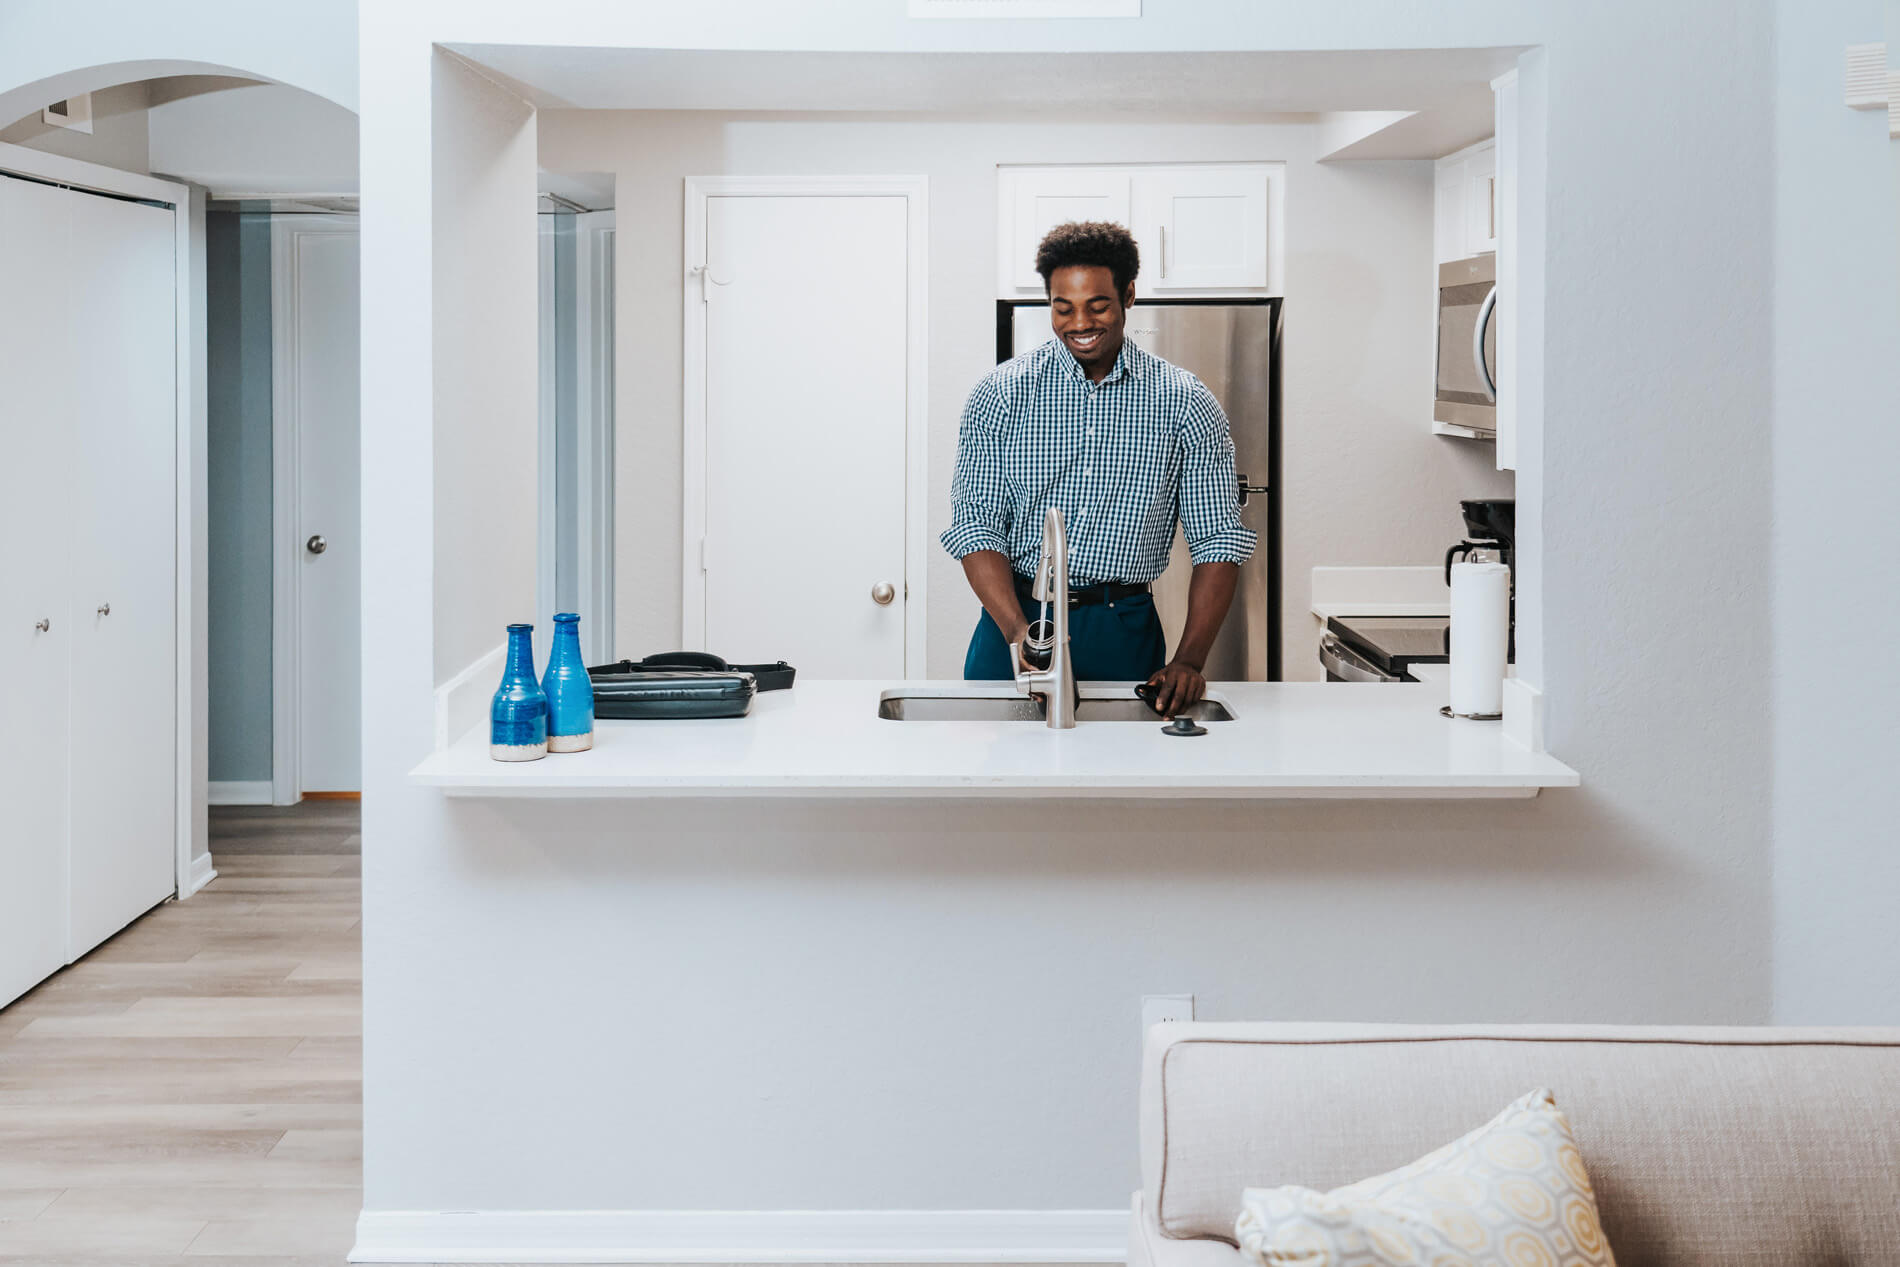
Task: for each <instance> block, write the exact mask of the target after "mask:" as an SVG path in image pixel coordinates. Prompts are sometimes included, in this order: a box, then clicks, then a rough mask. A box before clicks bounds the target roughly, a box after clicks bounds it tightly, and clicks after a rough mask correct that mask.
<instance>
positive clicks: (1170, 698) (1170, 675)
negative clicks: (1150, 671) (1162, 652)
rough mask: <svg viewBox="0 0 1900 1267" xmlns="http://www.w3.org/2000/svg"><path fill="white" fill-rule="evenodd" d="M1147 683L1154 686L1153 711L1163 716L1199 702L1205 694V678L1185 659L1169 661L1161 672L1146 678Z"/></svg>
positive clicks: (1168, 715) (1169, 715) (1170, 715)
mask: <svg viewBox="0 0 1900 1267" xmlns="http://www.w3.org/2000/svg"><path fill="white" fill-rule="evenodd" d="M1148 685H1150V686H1152V687H1154V688H1156V689H1155V695H1154V707H1155V711H1156V712H1157V713H1160V714H1162V715H1163V716H1165V717H1172V716H1173V715H1174V714H1175V713H1178V712H1180V711H1181V710H1182V709H1184V708H1188V707H1191V706H1192V705H1194V704H1198V703H1200V701H1201V697H1202V696H1204V695H1206V694H1207V679H1206V678H1204V677H1202V676H1201V671H1200V670H1199V669H1197V668H1195V667H1194V666H1193V665H1191V664H1189V663H1187V662H1186V661H1185V660H1173V661H1170V662H1169V663H1168V664H1167V665H1165V666H1163V668H1162V670H1161V672H1159V673H1157V674H1155V675H1154V676H1153V677H1151V678H1149V679H1148Z"/></svg>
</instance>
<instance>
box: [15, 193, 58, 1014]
mask: <svg viewBox="0 0 1900 1267" xmlns="http://www.w3.org/2000/svg"><path fill="white" fill-rule="evenodd" d="M72 197H73V195H72V194H70V193H67V192H65V191H64V190H59V189H55V188H53V187H52V186H50V185H38V184H33V183H31V182H29V181H24V180H16V179H14V178H12V177H10V176H5V175H0V296H5V302H0V452H3V453H5V455H6V457H5V462H6V466H7V469H8V472H9V474H8V478H7V481H6V490H5V494H4V495H0V664H3V665H5V666H6V668H5V685H4V686H0V697H4V700H5V702H4V704H0V716H4V718H5V721H4V722H0V823H3V824H4V825H3V826H0V1006H4V1005H5V1004H7V1003H10V1002H11V1001H13V1000H14V999H16V998H18V997H19V996H20V995H21V994H23V993H25V992H26V991H27V990H30V989H32V988H33V986H34V985H35V984H37V983H38V982H39V981H40V980H42V979H43V978H45V977H47V976H48V975H50V974H51V973H53V972H55V971H57V970H58V969H59V967H60V965H61V964H63V963H65V962H66V804H67V787H66V688H67V677H66V659H67V655H68V649H69V648H70V646H71V644H72V637H73V623H72V621H71V619H70V618H69V617H68V613H67V601H66V587H67V577H66V571H67V566H68V531H67V528H68V524H69V523H70V520H71V515H72V513H73V508H72V506H71V499H70V493H69V488H70V467H69V463H68V460H67V459H68V452H69V444H70V440H71V423H70V411H69V409H68V405H67V400H66V397H65V394H64V393H65V385H66V377H67V375H66V372H65V370H64V366H66V365H67V364H68V363H69V358H70V357H71V356H72V354H73V353H72V349H71V348H70V347H69V346H68V344H67V334H66V328H65V322H64V320H63V319H62V317H61V313H62V311H63V306H64V290H65V277H64V273H65V268H64V258H65V241H66V236H67V234H66V220H65V204H66V202H67V201H69V200H70V199H71V198H72ZM42 622H43V623H44V625H45V628H41V624H42Z"/></svg>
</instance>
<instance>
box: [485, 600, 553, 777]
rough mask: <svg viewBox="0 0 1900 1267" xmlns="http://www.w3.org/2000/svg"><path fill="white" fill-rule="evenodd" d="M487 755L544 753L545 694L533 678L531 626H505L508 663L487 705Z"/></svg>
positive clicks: (508, 757) (527, 757) (504, 757)
mask: <svg viewBox="0 0 1900 1267" xmlns="http://www.w3.org/2000/svg"><path fill="white" fill-rule="evenodd" d="M488 755H489V756H491V757H493V758H494V759H495V760H497V761H539V760H540V759H541V758H542V757H545V756H547V755H548V697H547V696H546V695H544V694H542V692H541V684H540V683H539V682H537V681H535V680H534V626H533V625H510V626H508V664H507V667H505V668H504V669H502V671H501V686H500V687H499V688H497V689H496V691H495V698H494V701H493V702H492V703H490V704H489V706H488Z"/></svg>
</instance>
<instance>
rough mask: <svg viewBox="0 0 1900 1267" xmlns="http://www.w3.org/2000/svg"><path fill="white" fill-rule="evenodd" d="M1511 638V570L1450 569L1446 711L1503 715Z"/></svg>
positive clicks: (1485, 566)
mask: <svg viewBox="0 0 1900 1267" xmlns="http://www.w3.org/2000/svg"><path fill="white" fill-rule="evenodd" d="M1510 638H1511V569H1510V568H1508V567H1506V566H1505V565H1504V564H1502V563H1454V564H1452V565H1451V711H1452V712H1454V713H1458V714H1461V715H1463V716H1467V717H1468V716H1471V715H1473V714H1487V715H1489V714H1495V713H1501V712H1503V711H1504V664H1505V658H1506V656H1507V654H1508V652H1509V647H1510Z"/></svg>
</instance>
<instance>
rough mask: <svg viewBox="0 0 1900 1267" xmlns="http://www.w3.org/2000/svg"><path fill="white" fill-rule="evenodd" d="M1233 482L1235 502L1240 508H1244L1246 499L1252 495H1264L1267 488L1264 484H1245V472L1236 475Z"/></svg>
mask: <svg viewBox="0 0 1900 1267" xmlns="http://www.w3.org/2000/svg"><path fill="white" fill-rule="evenodd" d="M1234 482H1235V484H1236V485H1237V487H1236V489H1235V500H1237V501H1238V502H1239V503H1240V504H1241V505H1242V506H1245V505H1246V504H1247V498H1248V497H1249V496H1251V495H1252V494H1254V493H1264V492H1266V491H1267V486H1266V485H1265V484H1249V483H1248V482H1247V472H1245V471H1242V472H1241V473H1240V474H1238V475H1236V476H1235V477H1234Z"/></svg>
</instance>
